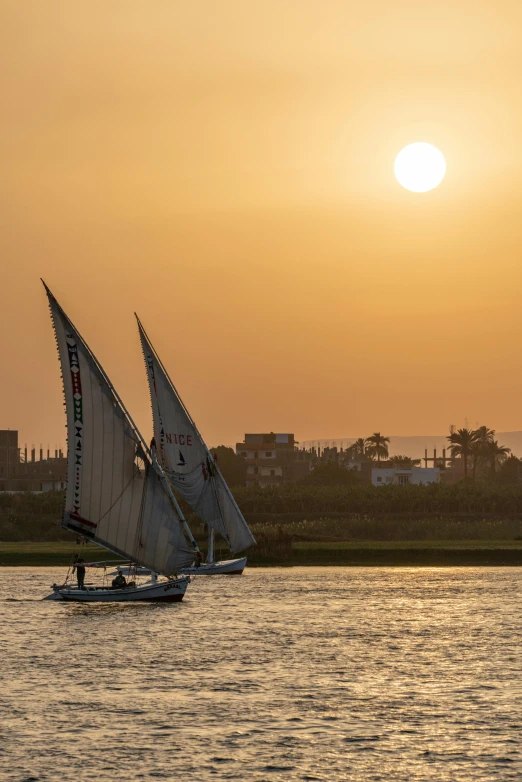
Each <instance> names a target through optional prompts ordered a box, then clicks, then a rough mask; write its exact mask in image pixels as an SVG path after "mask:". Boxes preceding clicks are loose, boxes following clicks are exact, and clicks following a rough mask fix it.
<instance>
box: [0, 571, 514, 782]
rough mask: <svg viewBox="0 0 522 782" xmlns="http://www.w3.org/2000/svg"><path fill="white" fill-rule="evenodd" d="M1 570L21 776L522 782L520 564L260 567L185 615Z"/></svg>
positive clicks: (7, 744) (7, 757) (1, 700)
mask: <svg viewBox="0 0 522 782" xmlns="http://www.w3.org/2000/svg"><path fill="white" fill-rule="evenodd" d="M61 575H63V574H62V573H61V572H60V571H59V570H57V569H55V568H42V569H35V570H34V571H33V573H32V574H31V576H32V578H30V579H28V578H27V574H26V573H24V571H23V570H21V569H17V568H12V569H5V568H4V569H1V570H0V603H1V604H2V606H3V608H2V619H3V622H2V633H1V634H0V653H1V654H0V660H1V664H2V682H3V684H2V688H1V689H0V774H1V771H3V777H2V779H5V780H6V782H23V781H24V780H25V781H26V782H33V781H34V782H36V781H38V782H54V781H55V780H60V782H62V780H69V779H75V780H77V781H78V782H90V780H96V782H99V778H100V775H104V776H109V777H110V778H116V777H117V778H126V779H128V780H129V782H133V781H134V780H150V779H167V780H170V779H174V778H178V777H184V778H188V779H193V780H195V782H207V780H245V779H248V780H249V782H267V780H270V782H280V780H281V781H282V780H284V781H285V782H287V781H288V780H290V781H293V780H306V781H307V782H326V780H328V782H336V781H337V780H346V779H354V780H361V782H367V781H368V782H369V781H370V780H372V781H374V780H387V782H389V780H397V781H398V782H402V781H404V782H427V781H430V782H431V780H433V782H450V780H451V782H455V781H456V782H460V781H462V782H464V780H466V782H467V781H468V780H470V779H472V780H474V782H482V781H483V782H486V780H487V781H488V782H491V780H499V782H503V780H520V779H521V778H522V751H521V750H520V748H519V747H520V730H521V728H522V709H521V702H522V699H521V695H522V684H521V682H522V677H521V675H520V674H521V671H520V643H521V640H522V608H521V605H522V604H521V601H520V599H519V597H520V586H519V583H520V572H519V570H518V569H515V568H505V569H503V568H482V569H472V568H446V569H442V568H440V569H437V568H431V569H430V568H404V569H399V568H369V569H366V568H353V569H351V568H349V569H333V568H328V569H326V568H325V569H321V568H310V569H297V568H296V569H292V570H290V569H272V570H251V571H247V574H246V575H245V576H244V577H242V578H236V579H230V578H214V579H207V580H205V579H203V578H201V579H198V580H196V582H195V583H193V584H192V585H191V587H190V589H189V592H188V593H187V597H186V600H185V601H184V602H183V603H182V604H180V605H172V606H155V605H148V604H147V605H121V606H118V605H109V606H100V605H98V606H97V605H82V606H79V605H68V604H64V605H62V604H60V603H54V602H43V603H42V602H40V600H39V598H40V597H41V596H42V595H44V594H46V593H47V592H48V586H49V584H51V583H53V581H56V580H57V579H58V578H59V577H60V576H61Z"/></svg>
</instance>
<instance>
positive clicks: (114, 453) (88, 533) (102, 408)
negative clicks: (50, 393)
mask: <svg viewBox="0 0 522 782" xmlns="http://www.w3.org/2000/svg"><path fill="white" fill-rule="evenodd" d="M44 284H45V283H44ZM46 291H47V296H48V298H49V305H50V309H51V317H52V321H53V326H54V331H55V335H56V342H57V345H58V355H59V359H60V363H61V368H62V378H63V386H64V394H65V406H66V414H67V442H68V455H67V458H68V468H67V469H68V475H67V492H66V499H65V509H64V515H63V520H62V525H63V526H64V527H65V528H67V529H69V530H71V532H75V533H79V534H81V535H84V536H85V537H88V538H89V539H90V540H92V541H94V542H95V543H98V544H100V545H101V546H104V547H105V548H107V549H109V550H110V551H114V552H115V553H116V554H120V555H121V556H123V557H125V558H128V559H129V560H132V561H133V562H136V563H137V564H139V565H143V566H145V567H148V568H150V569H151V570H154V571H156V572H157V573H161V574H162V575H166V576H170V575H173V574H175V573H176V572H177V571H178V570H179V569H180V568H182V567H185V566H187V565H190V564H191V562H192V561H193V559H194V552H193V550H192V549H191V548H190V546H189V545H188V543H187V541H186V539H185V537H184V535H183V531H182V527H181V523H180V518H179V516H178V514H177V513H176V510H175V508H174V507H173V505H172V502H171V500H170V498H169V496H168V494H167V493H166V491H165V488H164V486H163V483H162V479H161V477H160V476H159V475H158V474H157V472H156V470H155V469H154V466H153V465H152V463H151V461H150V459H149V457H148V456H147V454H146V453H145V450H144V448H143V446H142V438H141V436H140V435H139V433H138V432H137V431H136V429H135V427H134V426H133V425H132V423H131V422H130V420H129V418H128V415H127V413H126V411H125V409H124V408H123V406H122V404H121V403H120V401H119V398H118V397H117V395H116V394H115V392H114V391H113V387H112V385H111V384H110V382H109V380H108V378H107V376H106V375H105V373H104V372H103V369H102V368H101V366H100V364H99V363H98V361H97V360H96V358H95V357H94V355H93V354H92V353H91V351H90V350H89V348H88V346H87V344H86V343H85V342H84V341H83V339H82V338H81V336H80V334H79V333H78V331H77V330H76V329H75V327H74V326H73V324H72V323H71V321H70V320H69V319H68V317H67V316H66V315H65V313H64V311H63V310H62V308H61V307H60V305H59V304H58V302H57V301H56V299H55V298H54V296H53V295H52V293H51V292H50V291H49V289H48V288H47V286H46Z"/></svg>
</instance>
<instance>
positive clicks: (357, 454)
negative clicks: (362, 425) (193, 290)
mask: <svg viewBox="0 0 522 782" xmlns="http://www.w3.org/2000/svg"><path fill="white" fill-rule="evenodd" d="M346 453H347V454H348V458H349V459H354V460H356V459H364V457H365V456H368V454H367V453H366V440H365V439H364V437H359V439H358V440H356V441H355V442H354V443H352V444H351V445H350V446H349V447H348V448H347V449H346Z"/></svg>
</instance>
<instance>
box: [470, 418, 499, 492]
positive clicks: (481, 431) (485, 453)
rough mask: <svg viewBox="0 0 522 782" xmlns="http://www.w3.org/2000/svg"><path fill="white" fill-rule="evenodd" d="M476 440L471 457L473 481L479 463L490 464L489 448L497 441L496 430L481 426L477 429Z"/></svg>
mask: <svg viewBox="0 0 522 782" xmlns="http://www.w3.org/2000/svg"><path fill="white" fill-rule="evenodd" d="M474 431H475V435H476V439H475V442H474V443H473V445H472V446H471V456H472V465H473V480H475V475H476V472H477V465H478V464H479V463H481V462H482V463H484V462H487V463H489V462H490V455H489V450H488V449H489V446H490V444H491V443H492V442H493V440H494V439H495V430H494V429H488V427H487V426H479V427H478V429H475V430H474Z"/></svg>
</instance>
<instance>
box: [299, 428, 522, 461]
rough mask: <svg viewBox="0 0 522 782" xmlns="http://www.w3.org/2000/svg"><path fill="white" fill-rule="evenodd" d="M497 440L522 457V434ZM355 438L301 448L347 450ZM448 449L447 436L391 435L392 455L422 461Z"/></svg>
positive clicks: (305, 443)
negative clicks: (424, 457)
mask: <svg viewBox="0 0 522 782" xmlns="http://www.w3.org/2000/svg"><path fill="white" fill-rule="evenodd" d="M495 437H496V439H497V440H498V441H499V443H500V444H501V445H506V446H507V447H508V448H511V452H512V453H513V454H515V456H518V457H522V432H496V433H495ZM356 439H357V438H355V437H343V438H337V439H332V440H301V441H300V443H299V445H300V447H301V448H309V447H310V446H311V445H315V446H317V445H320V446H321V448H325V447H328V446H329V447H334V446H337V447H338V448H341V447H343V448H347V447H348V446H349V445H351V443H353V442H355V440H356ZM447 447H448V441H447V439H446V435H443V434H440V435H439V434H436V435H419V436H417V437H404V436H402V435H390V455H393V454H403V455H405V456H410V457H411V458H412V459H421V458H422V457H423V456H424V450H425V449H426V448H427V449H428V456H433V449H434V448H436V449H437V456H442V449H443V448H447Z"/></svg>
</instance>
